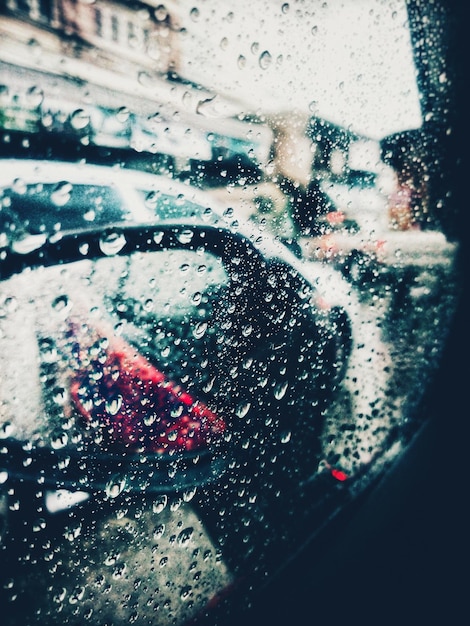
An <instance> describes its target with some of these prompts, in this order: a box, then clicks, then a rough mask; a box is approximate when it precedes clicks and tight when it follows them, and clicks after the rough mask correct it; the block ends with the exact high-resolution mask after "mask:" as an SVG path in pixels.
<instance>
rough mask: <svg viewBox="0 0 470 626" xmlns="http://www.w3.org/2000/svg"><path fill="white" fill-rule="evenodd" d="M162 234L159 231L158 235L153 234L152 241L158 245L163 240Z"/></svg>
mask: <svg viewBox="0 0 470 626" xmlns="http://www.w3.org/2000/svg"><path fill="white" fill-rule="evenodd" d="M163 234H164V233H163V232H161V231H159V232H158V233H154V235H153V240H154V242H155V243H156V244H160V243H161V242H162V239H163Z"/></svg>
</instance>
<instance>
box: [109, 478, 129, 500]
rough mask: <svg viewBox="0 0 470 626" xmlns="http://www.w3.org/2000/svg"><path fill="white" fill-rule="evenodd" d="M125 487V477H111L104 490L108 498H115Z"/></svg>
mask: <svg viewBox="0 0 470 626" xmlns="http://www.w3.org/2000/svg"><path fill="white" fill-rule="evenodd" d="M125 487H126V479H125V477H119V476H118V477H113V478H112V479H111V480H110V481H109V482H108V483H107V485H106V487H105V492H106V495H107V496H108V498H117V497H118V496H119V494H121V493H122V492H123V490H124V489H125Z"/></svg>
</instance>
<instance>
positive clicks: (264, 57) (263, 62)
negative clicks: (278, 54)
mask: <svg viewBox="0 0 470 626" xmlns="http://www.w3.org/2000/svg"><path fill="white" fill-rule="evenodd" d="M272 60H273V59H272V56H271V54H270V53H269V52H268V50H265V51H264V52H262V53H261V54H260V57H259V66H260V68H261V69H262V70H267V69H268V67H269V66H270V65H271V62H272Z"/></svg>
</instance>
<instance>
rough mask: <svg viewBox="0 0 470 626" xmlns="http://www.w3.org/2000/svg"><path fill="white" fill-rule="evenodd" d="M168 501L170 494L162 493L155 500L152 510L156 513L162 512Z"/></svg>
mask: <svg viewBox="0 0 470 626" xmlns="http://www.w3.org/2000/svg"><path fill="white" fill-rule="evenodd" d="M167 503H168V496H166V495H162V496H159V497H158V498H157V499H156V500H154V502H153V504H152V510H153V512H154V513H161V512H162V511H163V509H164V508H165V507H166V505H167Z"/></svg>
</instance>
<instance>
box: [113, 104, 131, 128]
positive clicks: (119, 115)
mask: <svg viewBox="0 0 470 626" xmlns="http://www.w3.org/2000/svg"><path fill="white" fill-rule="evenodd" d="M129 116H130V111H129V109H128V108H127V107H121V108H120V109H118V110H117V111H116V119H117V120H118V122H121V123H122V124H124V122H127V120H128V119H129Z"/></svg>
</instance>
